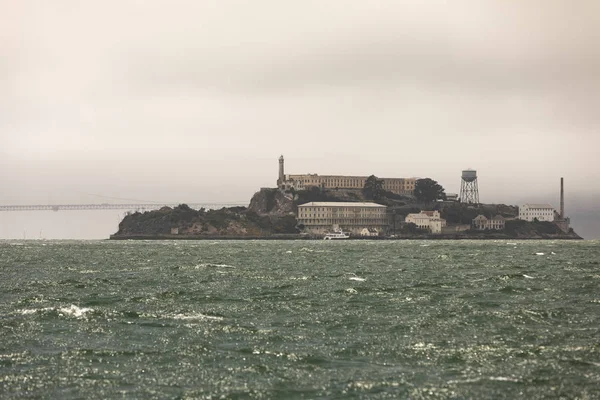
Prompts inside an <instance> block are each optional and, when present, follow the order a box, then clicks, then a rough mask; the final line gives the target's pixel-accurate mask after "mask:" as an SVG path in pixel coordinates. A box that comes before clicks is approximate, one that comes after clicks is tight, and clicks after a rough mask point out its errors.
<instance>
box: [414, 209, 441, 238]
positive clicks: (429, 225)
mask: <svg viewBox="0 0 600 400" xmlns="http://www.w3.org/2000/svg"><path fill="white" fill-rule="evenodd" d="M404 221H405V222H406V223H413V224H415V225H416V226H417V228H419V229H426V230H428V231H430V232H431V233H442V228H443V227H445V226H446V220H445V219H442V218H440V212H439V211H421V212H420V213H418V214H416V213H414V214H408V215H407V216H406V218H405V220H404Z"/></svg>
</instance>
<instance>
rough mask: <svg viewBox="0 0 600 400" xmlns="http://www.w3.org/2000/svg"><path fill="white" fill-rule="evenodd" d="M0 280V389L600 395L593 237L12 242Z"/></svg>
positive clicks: (1, 255)
mask: <svg viewBox="0 0 600 400" xmlns="http://www.w3.org/2000/svg"><path fill="white" fill-rule="evenodd" d="M542 253H543V254H542ZM0 278H1V279H0V397H2V398H11V397H15V398H16V397H18V398H23V397H26V398H114V397H124V398H265V399H272V398H282V399H288V398H327V399H334V398H411V399H421V398H422V399H430V398H433V399H445V398H477V399H481V398H494V399H514V398H519V397H520V398H528V399H543V398H582V399H585V398H600V290H599V288H600V242H541V241H540V242H538V241H527V242H511V243H507V242H505V241H498V242H477V241H462V242H451V241H397V242H391V241H387V242H386V241H373V242H368V241H358V242H350V241H346V242H325V241H314V242H311V241H297V242H292V241H288V242H286V241H281V242H280V241H264V242H260V241H256V242H253V241H223V242H207V241H202V242H184V241H177V242H167V241H165V242H108V241H98V242H9V241H5V242H0Z"/></svg>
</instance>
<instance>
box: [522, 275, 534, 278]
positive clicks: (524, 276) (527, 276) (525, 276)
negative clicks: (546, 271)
mask: <svg viewBox="0 0 600 400" xmlns="http://www.w3.org/2000/svg"><path fill="white" fill-rule="evenodd" d="M523 278H527V279H535V278H534V277H533V276H529V275H526V274H523Z"/></svg>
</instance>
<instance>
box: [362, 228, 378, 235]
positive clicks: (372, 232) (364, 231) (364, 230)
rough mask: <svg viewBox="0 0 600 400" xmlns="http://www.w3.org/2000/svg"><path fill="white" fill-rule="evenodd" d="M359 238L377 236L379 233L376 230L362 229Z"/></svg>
mask: <svg viewBox="0 0 600 400" xmlns="http://www.w3.org/2000/svg"><path fill="white" fill-rule="evenodd" d="M360 236H379V231H378V230H377V228H363V230H362V231H360Z"/></svg>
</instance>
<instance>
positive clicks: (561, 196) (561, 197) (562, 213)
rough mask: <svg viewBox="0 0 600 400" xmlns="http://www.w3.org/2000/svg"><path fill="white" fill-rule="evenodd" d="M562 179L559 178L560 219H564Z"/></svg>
mask: <svg viewBox="0 0 600 400" xmlns="http://www.w3.org/2000/svg"><path fill="white" fill-rule="evenodd" d="M563 181H564V180H563V178H560V219H565V187H564V183H563Z"/></svg>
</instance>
